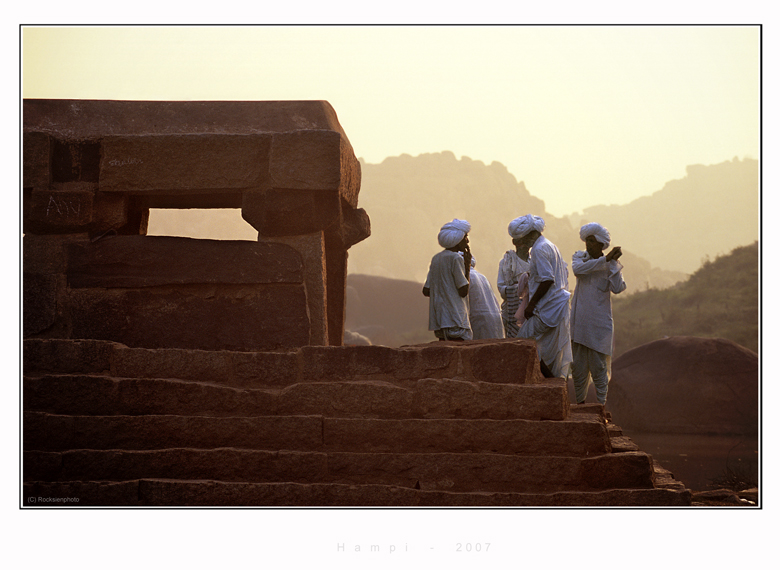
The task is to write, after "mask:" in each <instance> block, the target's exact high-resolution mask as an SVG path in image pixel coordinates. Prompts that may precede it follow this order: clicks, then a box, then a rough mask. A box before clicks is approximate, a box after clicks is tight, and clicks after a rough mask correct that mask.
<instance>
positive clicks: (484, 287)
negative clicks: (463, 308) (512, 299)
mask: <svg viewBox="0 0 780 570" xmlns="http://www.w3.org/2000/svg"><path fill="white" fill-rule="evenodd" d="M476 265H477V260H476V259H474V258H473V257H472V258H471V272H470V274H469V295H468V303H469V322H470V323H471V332H472V335H473V337H474V339H475V340H476V339H486V338H504V327H503V325H502V324H501V309H500V308H499V306H498V301H496V295H495V293H493V288H492V287H491V286H490V281H488V278H487V277H485V276H484V275H482V274H481V273H480V272H479V271H477V270H476Z"/></svg>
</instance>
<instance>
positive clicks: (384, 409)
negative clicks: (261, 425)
mask: <svg viewBox="0 0 780 570" xmlns="http://www.w3.org/2000/svg"><path fill="white" fill-rule="evenodd" d="M411 409H412V392H411V390H407V389H404V388H400V387H398V386H394V385H392V384H388V383H386V382H372V381H364V382H324V383H311V382H307V383H301V384H295V385H293V386H290V387H288V388H285V389H284V390H282V392H281V393H280V394H279V413H280V414H305V415H314V414H316V415H322V416H327V417H342V418H350V417H361V418H408V417H410V415H411Z"/></svg>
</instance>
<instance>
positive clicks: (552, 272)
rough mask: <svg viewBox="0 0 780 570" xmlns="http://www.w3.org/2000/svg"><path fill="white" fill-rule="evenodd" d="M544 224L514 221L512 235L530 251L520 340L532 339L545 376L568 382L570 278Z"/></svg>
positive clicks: (524, 219) (536, 220)
mask: <svg viewBox="0 0 780 570" xmlns="http://www.w3.org/2000/svg"><path fill="white" fill-rule="evenodd" d="M542 231H544V220H543V219H542V218H540V217H539V216H534V215H532V214H528V215H526V216H521V217H519V218H516V219H514V220H512V222H511V224H510V233H514V234H515V235H517V236H519V239H520V240H521V243H522V245H523V246H527V247H528V248H529V249H530V257H529V265H530V266H529V273H528V293H529V296H530V297H531V299H530V301H529V302H528V305H527V306H526V308H525V313H524V314H525V318H526V319H527V320H526V321H525V322H524V323H523V325H522V326H521V327H520V330H519V331H518V333H517V338H532V339H534V340H535V341H536V347H537V351H538V354H539V360H540V361H541V368H542V372H543V373H544V374H545V375H546V376H554V377H562V378H566V377H568V374H569V366H570V365H571V361H572V355H571V337H570V331H569V297H570V296H571V293H569V291H568V286H569V275H568V268H567V265H566V262H565V261H564V260H563V257H561V253H560V251H558V248H557V247H556V246H555V244H553V243H552V242H551V241H549V240H548V239H547V238H545V237H544V236H543V235H542Z"/></svg>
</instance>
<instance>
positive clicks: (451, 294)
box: [423, 218, 473, 340]
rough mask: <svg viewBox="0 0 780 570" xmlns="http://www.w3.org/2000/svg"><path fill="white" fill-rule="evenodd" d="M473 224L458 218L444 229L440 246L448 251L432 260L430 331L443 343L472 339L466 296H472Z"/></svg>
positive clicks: (428, 291)
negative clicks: (444, 341) (470, 292)
mask: <svg viewBox="0 0 780 570" xmlns="http://www.w3.org/2000/svg"><path fill="white" fill-rule="evenodd" d="M470 231H471V224H469V223H468V222H467V221H466V220H458V219H457V218H456V219H454V220H452V221H451V222H448V223H446V224H444V226H442V228H441V231H440V232H439V245H440V246H442V247H443V248H444V250H443V251H440V252H439V253H437V254H436V255H434V256H433V259H431V265H430V268H429V269H428V277H427V278H426V280H425V285H424V286H423V295H425V296H426V297H428V298H429V299H430V301H429V303H428V307H429V308H428V330H432V331H434V334H435V335H436V338H438V339H439V340H471V339H472V338H473V334H472V332H471V322H470V321H469V308H468V300H467V298H466V296H467V295H468V293H469V274H470V270H471V249H470V248H469V238H468V233H469V232H470ZM460 254H462V256H461V255H460Z"/></svg>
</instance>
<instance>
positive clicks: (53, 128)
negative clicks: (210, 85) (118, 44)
mask: <svg viewBox="0 0 780 570" xmlns="http://www.w3.org/2000/svg"><path fill="white" fill-rule="evenodd" d="M23 121H24V124H23V127H24V130H25V131H26V132H25V136H27V132H28V131H29V132H35V131H37V132H41V133H49V134H51V135H53V136H57V137H59V138H66V137H72V136H73V137H75V138H84V139H99V138H102V137H105V136H109V135H166V134H167V135H170V134H180V133H184V134H208V133H212V134H220V133H230V134H256V133H274V132H281V133H285V132H289V131H295V130H299V129H305V130H334V131H337V132H343V131H342V129H341V126H340V125H339V123H338V118H337V117H336V112H335V111H334V110H333V107H331V105H330V104H329V103H328V102H327V101H110V100H81V99H25V100H24V115H23Z"/></svg>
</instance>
